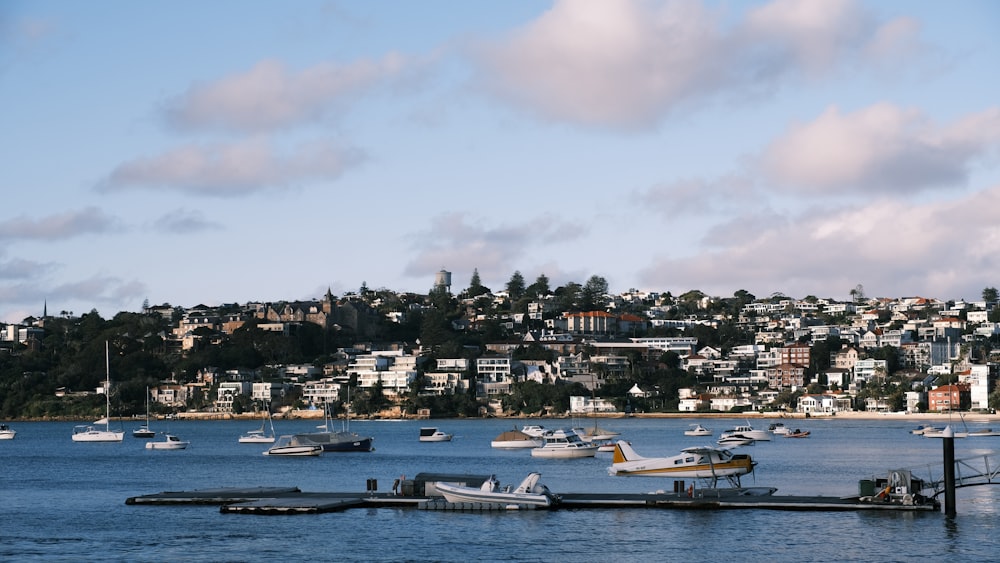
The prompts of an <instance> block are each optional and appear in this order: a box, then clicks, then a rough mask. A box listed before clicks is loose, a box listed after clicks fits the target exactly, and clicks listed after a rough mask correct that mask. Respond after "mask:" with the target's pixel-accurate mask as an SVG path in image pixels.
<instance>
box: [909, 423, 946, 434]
mask: <svg viewBox="0 0 1000 563" xmlns="http://www.w3.org/2000/svg"><path fill="white" fill-rule="evenodd" d="M943 430H944V428H941V427H939V426H934V425H933V424H921V425H920V426H918V427H916V428H914V429H913V430H911V431H910V433H911V434H916V435H917V436H923V435H924V434H927V433H928V432H942V431H943Z"/></svg>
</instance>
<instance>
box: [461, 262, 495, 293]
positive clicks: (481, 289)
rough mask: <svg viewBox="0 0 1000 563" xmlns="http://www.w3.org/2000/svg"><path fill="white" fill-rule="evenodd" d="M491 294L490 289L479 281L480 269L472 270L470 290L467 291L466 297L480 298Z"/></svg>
mask: <svg viewBox="0 0 1000 563" xmlns="http://www.w3.org/2000/svg"><path fill="white" fill-rule="evenodd" d="M489 292H490V289H489V288H488V287H485V286H484V285H483V284H482V282H481V281H480V279H479V269H478V268H476V269H473V270H472V279H471V280H469V288H468V289H466V290H465V296H466V297H479V296H480V295H485V294H487V293H489Z"/></svg>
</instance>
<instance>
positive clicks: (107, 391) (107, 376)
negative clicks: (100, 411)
mask: <svg viewBox="0 0 1000 563" xmlns="http://www.w3.org/2000/svg"><path fill="white" fill-rule="evenodd" d="M109 350H110V349H109V348H108V341H107V340H105V341H104V404H105V409H104V410H105V413H104V421H105V422H104V429H105V430H107V431H108V432H110V431H111V352H110V351H109Z"/></svg>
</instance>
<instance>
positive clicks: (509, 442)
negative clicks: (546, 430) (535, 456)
mask: <svg viewBox="0 0 1000 563" xmlns="http://www.w3.org/2000/svg"><path fill="white" fill-rule="evenodd" d="M543 443H544V441H543V440H542V439H541V438H535V437H532V436H529V435H527V434H525V433H524V432H521V431H520V430H518V429H516V428H515V429H514V430H508V431H506V432H502V433H501V434H500V435H499V436H497V437H496V438H494V439H493V441H492V442H490V447H492V448H500V449H510V450H513V449H516V448H540V447H541V446H542V444H543Z"/></svg>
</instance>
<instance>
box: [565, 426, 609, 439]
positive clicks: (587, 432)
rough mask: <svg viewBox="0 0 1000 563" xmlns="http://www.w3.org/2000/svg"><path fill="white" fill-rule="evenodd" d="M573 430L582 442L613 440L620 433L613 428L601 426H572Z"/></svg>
mask: <svg viewBox="0 0 1000 563" xmlns="http://www.w3.org/2000/svg"><path fill="white" fill-rule="evenodd" d="M573 432H576V435H577V436H579V437H580V439H581V440H583V441H584V442H603V441H606V440H614V439H615V438H617V437H618V436H620V435H621V432H615V431H614V430H605V429H603V428H598V427H597V426H594V427H593V428H582V427H578V428H574V429H573Z"/></svg>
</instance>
